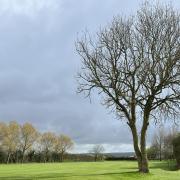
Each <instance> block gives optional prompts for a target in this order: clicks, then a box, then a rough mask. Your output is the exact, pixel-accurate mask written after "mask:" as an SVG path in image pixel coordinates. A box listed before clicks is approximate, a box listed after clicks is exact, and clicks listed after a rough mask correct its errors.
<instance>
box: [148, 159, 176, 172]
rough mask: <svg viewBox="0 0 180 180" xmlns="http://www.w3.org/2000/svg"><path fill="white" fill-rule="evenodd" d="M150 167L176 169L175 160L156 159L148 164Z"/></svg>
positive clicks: (166, 169)
mask: <svg viewBox="0 0 180 180" xmlns="http://www.w3.org/2000/svg"><path fill="white" fill-rule="evenodd" d="M150 169H162V170H165V171H176V170H177V169H176V163H175V161H159V162H158V161H156V162H153V164H152V165H151V166H150Z"/></svg>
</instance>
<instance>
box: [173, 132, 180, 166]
mask: <svg viewBox="0 0 180 180" xmlns="http://www.w3.org/2000/svg"><path fill="white" fill-rule="evenodd" d="M173 154H174V157H175V159H176V162H177V168H178V169H180V133H179V134H178V135H177V136H176V137H175V138H174V140H173Z"/></svg>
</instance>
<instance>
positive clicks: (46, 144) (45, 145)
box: [39, 132, 56, 162]
mask: <svg viewBox="0 0 180 180" xmlns="http://www.w3.org/2000/svg"><path fill="white" fill-rule="evenodd" d="M39 143H40V147H41V150H42V152H44V162H47V161H48V160H49V153H50V152H52V151H53V150H54V148H55V143H56V135H55V134H54V133H51V132H45V133H43V134H42V135H41V137H40V140H39Z"/></svg>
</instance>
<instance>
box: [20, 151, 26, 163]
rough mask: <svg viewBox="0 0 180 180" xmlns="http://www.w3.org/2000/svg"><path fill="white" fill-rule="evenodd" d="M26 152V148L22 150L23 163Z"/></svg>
mask: <svg viewBox="0 0 180 180" xmlns="http://www.w3.org/2000/svg"><path fill="white" fill-rule="evenodd" d="M24 154H25V150H23V151H22V161H21V163H23V162H24Z"/></svg>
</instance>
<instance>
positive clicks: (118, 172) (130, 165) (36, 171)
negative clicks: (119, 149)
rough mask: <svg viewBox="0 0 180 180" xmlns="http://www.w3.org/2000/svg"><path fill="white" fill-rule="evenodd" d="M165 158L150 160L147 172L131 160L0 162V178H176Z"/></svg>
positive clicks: (63, 179)
mask: <svg viewBox="0 0 180 180" xmlns="http://www.w3.org/2000/svg"><path fill="white" fill-rule="evenodd" d="M173 167H174V164H172V163H171V164H169V163H168V162H166V161H162V162H160V161H151V162H150V173H149V174H148V175H143V174H140V173H138V172H137V163H136V162H135V161H114V162H112V161H109V162H107V161H105V162H71V163H69V162H67V163H66V162H65V163H46V164H45V163H44V164H43V163H40V164H38V163H34V164H12V165H11V164H10V165H0V179H2V180H36V179H38V180H39V179H42V180H46V179H48V180H50V179H52V180H56V179H60V180H119V179H120V180H121V179H122V180H130V179H145V180H161V179H163V180H179V178H180V171H174V169H173Z"/></svg>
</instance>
